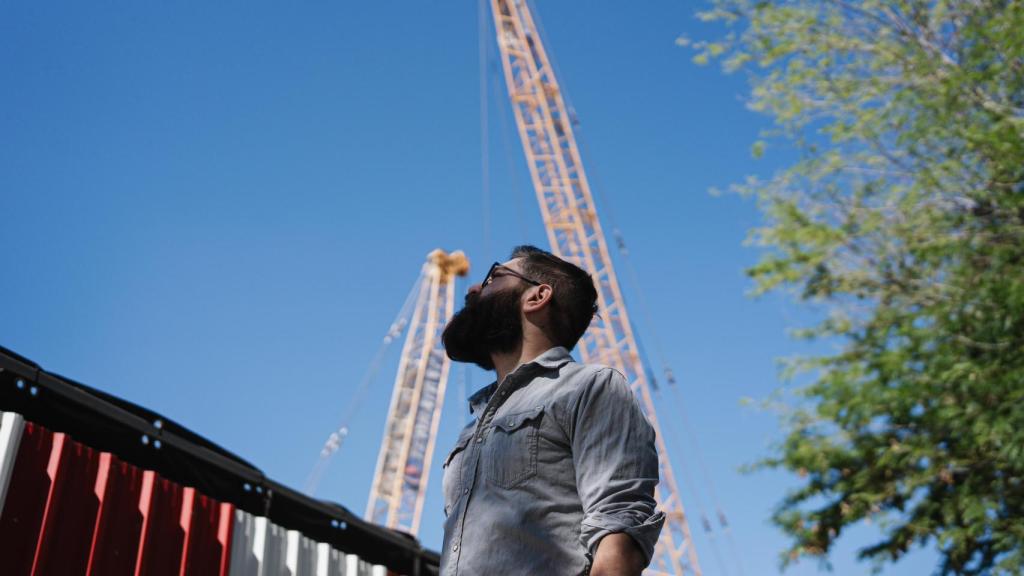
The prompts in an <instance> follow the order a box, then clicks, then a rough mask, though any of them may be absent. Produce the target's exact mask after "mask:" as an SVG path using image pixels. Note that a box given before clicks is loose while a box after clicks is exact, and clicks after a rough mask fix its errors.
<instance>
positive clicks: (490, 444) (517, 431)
mask: <svg viewBox="0 0 1024 576" xmlns="http://www.w3.org/2000/svg"><path fill="white" fill-rule="evenodd" d="M543 415H544V407H543V406H537V407H536V408H533V409H531V410H526V411H522V412H516V413H514V414H503V415H501V416H499V417H496V418H495V419H494V421H493V428H492V429H491V433H490V437H489V438H487V442H486V443H485V444H484V453H483V457H484V459H485V462H486V466H485V467H484V469H485V471H486V474H485V476H486V478H487V481H488V482H490V483H491V484H494V485H495V486H499V487H501V488H515V487H516V486H518V485H520V484H522V483H524V482H526V481H527V480H529V479H530V478H533V477H534V476H536V475H537V436H538V431H539V429H540V422H541V419H542V417H543Z"/></svg>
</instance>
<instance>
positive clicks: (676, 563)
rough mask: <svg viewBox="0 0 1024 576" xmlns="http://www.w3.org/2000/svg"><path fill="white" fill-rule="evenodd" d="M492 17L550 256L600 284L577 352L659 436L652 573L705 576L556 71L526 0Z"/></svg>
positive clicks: (505, 3)
mask: <svg viewBox="0 0 1024 576" xmlns="http://www.w3.org/2000/svg"><path fill="white" fill-rule="evenodd" d="M491 13H492V15H493V17H494V28H495V31H496V32H497V36H498V48H499V50H500V52H501V60H502V66H503V68H504V72H505V85H506V86H507V88H508V94H509V97H510V98H511V101H512V109H513V112H514V114H515V119H516V125H517V126H518V128H519V137H520V139H521V141H522V144H523V150H524V152H525V153H526V160H527V164H528V165H529V169H530V175H531V177H532V179H533V186H534V189H535V191H536V193H537V200H538V201H539V202H540V209H541V215H542V217H543V219H544V227H545V228H546V229H547V233H548V240H549V241H550V243H551V248H552V251H553V252H554V253H555V254H557V255H558V256H559V257H561V258H563V259H565V260H568V261H570V262H573V263H575V264H577V265H578V266H580V267H582V268H584V269H585V270H587V271H588V272H590V273H591V275H592V276H593V278H594V281H595V284H596V285H597V289H598V306H599V308H600V310H599V316H598V317H597V318H595V319H594V322H593V323H592V324H591V326H590V328H589V329H588V330H587V332H586V334H585V335H584V336H583V339H582V340H581V342H580V344H579V346H578V349H579V352H580V355H581V357H582V359H583V361H584V362H597V363H601V364H605V365H608V366H612V367H615V368H616V369H618V370H619V371H621V372H622V373H623V374H624V375H625V376H626V377H627V378H628V379H629V382H630V386H631V387H632V389H633V391H634V393H635V394H636V395H637V397H638V398H639V401H640V406H641V407H642V408H643V410H644V412H645V414H646V415H647V418H648V419H649V420H650V422H651V424H652V425H653V426H654V428H655V430H656V431H657V433H658V434H657V448H658V458H659V464H660V466H659V467H660V475H661V483H660V484H659V485H658V488H657V491H656V497H657V499H658V504H659V508H660V509H661V510H663V511H664V512H665V514H666V516H667V520H666V523H665V528H664V529H663V530H662V533H661V538H660V539H659V540H658V544H657V547H656V548H655V552H654V558H653V560H652V562H651V565H650V567H649V568H648V570H647V571H646V574H674V575H683V574H694V575H697V576H699V575H700V574H701V570H700V565H699V564H698V563H697V553H696V550H695V549H694V547H693V541H692V539H691V537H690V528H689V526H688V524H687V521H686V513H685V512H684V510H683V503H682V501H681V500H680V497H679V489H678V487H677V485H676V479H675V474H673V472H672V465H671V463H670V462H669V458H668V452H667V450H666V447H665V442H664V440H663V438H662V435H661V430H660V427H659V425H658V419H657V416H656V414H655V412H654V404H653V402H652V401H651V391H650V389H649V387H648V382H647V378H646V373H645V371H644V368H643V361H642V359H641V357H640V352H639V348H638V346H637V343H636V339H635V338H634V336H633V329H632V325H631V324H630V322H629V316H628V314H627V313H626V305H625V302H624V301H623V298H622V292H621V290H620V289H619V283H618V280H617V279H616V276H615V271H614V269H613V268H612V261H611V257H610V256H609V252H608V245H607V242H605V238H604V233H603V232H602V231H601V223H600V221H599V220H598V217H597V210H596V208H595V206H594V198H593V196H592V195H591V192H590V186H589V184H588V183H587V178H586V175H585V173H584V171H583V164H582V162H581V160H580V153H579V149H578V148H577V146H576V139H575V136H574V135H573V128H572V122H571V119H570V117H569V114H568V113H567V109H566V105H565V100H564V98H563V97H562V94H561V91H560V90H559V87H558V80H557V79H556V78H555V71H554V69H553V68H552V65H551V61H550V59H549V58H548V55H547V53H546V52H545V50H544V46H543V45H542V43H541V38H540V35H539V33H538V29H537V26H536V24H535V22H534V19H533V16H532V15H531V13H530V9H529V6H528V5H527V2H526V1H525V0H491Z"/></svg>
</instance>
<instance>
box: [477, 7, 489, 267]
mask: <svg viewBox="0 0 1024 576" xmlns="http://www.w3.org/2000/svg"><path fill="white" fill-rule="evenodd" d="M486 1H487V0H480V2H479V8H480V9H479V15H478V18H477V20H478V24H479V26H480V34H479V36H480V39H479V41H478V44H479V46H478V57H479V66H480V180H481V183H480V191H481V193H482V194H483V202H482V203H481V206H480V208H481V211H482V212H483V214H482V218H481V220H482V221H483V234H484V257H485V258H486V259H485V262H490V260H491V256H492V254H491V166H490V161H491V158H490V149H489V148H490V137H489V135H490V128H489V126H488V112H487V44H488V43H487V42H485V41H484V30H486V27H487V7H486V6H485V4H484V3H485V2H486Z"/></svg>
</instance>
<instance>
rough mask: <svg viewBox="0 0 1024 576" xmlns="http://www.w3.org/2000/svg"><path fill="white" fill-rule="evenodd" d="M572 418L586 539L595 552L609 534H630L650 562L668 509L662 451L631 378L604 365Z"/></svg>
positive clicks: (584, 388)
mask: <svg viewBox="0 0 1024 576" xmlns="http://www.w3.org/2000/svg"><path fill="white" fill-rule="evenodd" d="M572 407H573V409H572V410H571V411H570V413H569V420H570V422H567V424H568V425H569V426H567V427H569V428H571V442H572V455H573V463H574V464H575V467H576V486H577V489H578V491H579V495H580V500H581V501H582V504H583V521H582V526H581V530H580V540H581V543H582V544H583V546H584V547H586V549H587V551H588V553H589V554H590V557H591V558H593V556H594V553H595V551H596V550H597V545H598V543H599V542H600V541H601V538H603V537H604V536H606V535H608V534H611V533H616V532H621V533H625V534H628V535H629V536H630V537H632V538H633V540H634V541H635V542H636V543H637V545H638V546H639V547H640V550H641V551H642V552H643V554H644V560H645V564H646V563H650V561H651V556H652V555H653V553H654V546H655V544H656V543H657V542H658V535H659V534H660V533H661V528H662V525H663V524H664V523H665V514H664V513H663V512H660V511H658V510H656V505H657V503H656V501H655V499H654V487H655V486H656V485H657V484H658V451H657V449H656V448H655V443H654V428H653V427H652V426H651V425H650V423H649V422H648V421H647V418H646V417H644V414H643V412H642V411H641V410H640V405H639V404H638V402H637V399H636V397H635V396H634V395H633V393H632V391H631V390H630V389H629V385H628V383H627V382H626V378H625V377H624V376H623V375H622V374H620V373H619V372H617V371H615V370H613V369H611V368H602V369H601V370H599V371H598V372H597V373H596V374H595V376H594V380H593V381H592V382H591V383H588V384H586V385H584V386H582V387H581V389H580V392H579V395H578V396H577V398H576V399H575V402H573V405H572Z"/></svg>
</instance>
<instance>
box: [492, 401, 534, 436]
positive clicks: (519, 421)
mask: <svg viewBox="0 0 1024 576" xmlns="http://www.w3.org/2000/svg"><path fill="white" fill-rule="evenodd" d="M543 413H544V407H543V406H537V407H536V408H531V409H529V410H524V411H521V412H515V413H513V414H503V415H502V416H500V417H498V418H495V419H494V426H495V427H497V428H501V429H502V430H504V431H505V432H514V431H516V430H518V429H519V428H521V427H523V425H525V424H527V423H529V422H532V421H534V420H536V419H537V418H538V417H540V415H541V414H543Z"/></svg>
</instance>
